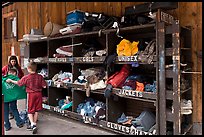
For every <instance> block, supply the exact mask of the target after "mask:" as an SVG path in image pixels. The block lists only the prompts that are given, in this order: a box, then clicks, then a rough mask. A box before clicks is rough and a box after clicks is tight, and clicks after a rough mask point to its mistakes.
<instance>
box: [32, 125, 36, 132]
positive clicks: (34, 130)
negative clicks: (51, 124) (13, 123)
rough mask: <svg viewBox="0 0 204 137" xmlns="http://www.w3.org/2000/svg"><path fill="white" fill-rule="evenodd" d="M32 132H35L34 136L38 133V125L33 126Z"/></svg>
mask: <svg viewBox="0 0 204 137" xmlns="http://www.w3.org/2000/svg"><path fill="white" fill-rule="evenodd" d="M32 130H33V134H36V133H37V127H36V125H33V126H32Z"/></svg>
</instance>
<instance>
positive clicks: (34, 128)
mask: <svg viewBox="0 0 204 137" xmlns="http://www.w3.org/2000/svg"><path fill="white" fill-rule="evenodd" d="M27 130H30V131H32V133H33V134H36V133H37V127H36V125H33V126H31V125H28V126H27Z"/></svg>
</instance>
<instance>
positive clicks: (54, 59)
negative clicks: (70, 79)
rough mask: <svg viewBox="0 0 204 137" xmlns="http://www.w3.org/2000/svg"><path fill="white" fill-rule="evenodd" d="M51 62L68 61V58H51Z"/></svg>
mask: <svg viewBox="0 0 204 137" xmlns="http://www.w3.org/2000/svg"><path fill="white" fill-rule="evenodd" d="M49 62H63V63H65V62H67V58H49Z"/></svg>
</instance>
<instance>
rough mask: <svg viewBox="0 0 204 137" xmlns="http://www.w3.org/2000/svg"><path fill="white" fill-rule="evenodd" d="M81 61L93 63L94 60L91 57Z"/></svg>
mask: <svg viewBox="0 0 204 137" xmlns="http://www.w3.org/2000/svg"><path fill="white" fill-rule="evenodd" d="M82 61H83V62H93V61H94V58H93V57H83V58H82Z"/></svg>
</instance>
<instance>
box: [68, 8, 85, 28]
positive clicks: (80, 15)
mask: <svg viewBox="0 0 204 137" xmlns="http://www.w3.org/2000/svg"><path fill="white" fill-rule="evenodd" d="M83 22H84V12H82V11H79V10H73V11H70V12H68V13H67V17H66V23H67V25H72V24H76V23H79V24H82V23H83Z"/></svg>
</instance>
